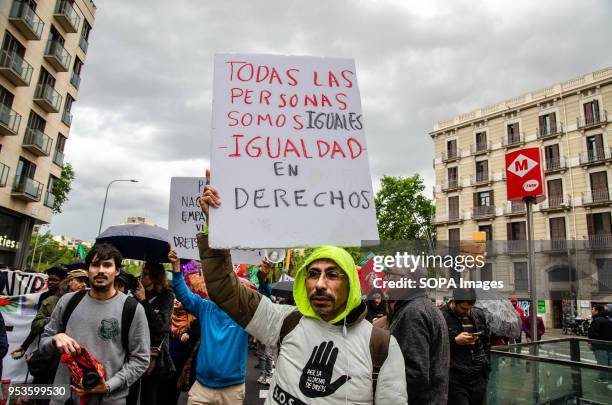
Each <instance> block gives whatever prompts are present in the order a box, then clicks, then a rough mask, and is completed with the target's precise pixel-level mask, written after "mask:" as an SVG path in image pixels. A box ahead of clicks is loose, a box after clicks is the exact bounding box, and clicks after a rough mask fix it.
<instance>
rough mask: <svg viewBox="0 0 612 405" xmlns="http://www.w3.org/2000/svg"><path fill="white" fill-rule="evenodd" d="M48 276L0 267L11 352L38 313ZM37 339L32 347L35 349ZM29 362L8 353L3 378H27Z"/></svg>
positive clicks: (0, 302) (0, 304)
mask: <svg viewBox="0 0 612 405" xmlns="http://www.w3.org/2000/svg"><path fill="white" fill-rule="evenodd" d="M46 280H47V276H46V275H45V274H40V273H23V272H19V271H9V270H1V271H0V312H1V313H2V316H3V317H4V324H5V326H6V336H7V339H8V343H9V353H10V352H12V351H13V350H15V349H16V348H17V347H19V346H20V345H21V344H22V343H23V341H24V340H25V338H26V337H27V336H28V334H29V333H30V325H31V323H32V320H33V319H34V316H36V312H37V308H36V304H37V303H38V299H39V297H40V294H41V293H42V292H44V291H46V290H47V283H46ZM37 342H38V340H36V341H35V342H34V343H32V345H31V346H30V347H29V352H31V351H32V350H34V349H36V346H37V344H36V343H37ZM26 372H27V366H26V362H25V358H22V359H20V360H14V359H13V358H12V357H11V356H8V355H7V356H5V357H4V359H3V361H2V378H3V379H4V380H11V381H14V382H24V379H25V377H26Z"/></svg>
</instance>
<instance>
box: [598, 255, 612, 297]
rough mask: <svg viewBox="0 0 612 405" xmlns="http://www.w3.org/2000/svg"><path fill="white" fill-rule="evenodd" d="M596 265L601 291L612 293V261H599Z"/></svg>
mask: <svg viewBox="0 0 612 405" xmlns="http://www.w3.org/2000/svg"><path fill="white" fill-rule="evenodd" d="M596 263H597V284H598V285H599V291H612V271H611V270H610V269H612V259H597V260H596Z"/></svg>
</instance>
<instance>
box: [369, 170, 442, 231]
mask: <svg viewBox="0 0 612 405" xmlns="http://www.w3.org/2000/svg"><path fill="white" fill-rule="evenodd" d="M381 186H382V188H381V189H380V191H379V192H378V193H376V198H375V199H374V203H375V204H376V220H377V222H378V233H379V235H380V239H381V240H427V238H428V235H431V238H432V239H435V227H434V226H433V217H434V213H435V206H434V205H433V203H432V201H431V200H430V199H429V198H427V197H426V196H425V195H423V192H424V191H425V185H424V184H423V179H422V178H421V176H419V175H418V174H415V175H414V176H412V177H407V178H403V177H393V176H384V177H383V178H382V179H381Z"/></svg>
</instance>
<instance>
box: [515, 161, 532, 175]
mask: <svg viewBox="0 0 612 405" xmlns="http://www.w3.org/2000/svg"><path fill="white" fill-rule="evenodd" d="M527 163H528V161H527V159H523V160H516V161H514V170H516V171H517V172H518V171H521V170H527V169H528V167H529V166H528V164H527Z"/></svg>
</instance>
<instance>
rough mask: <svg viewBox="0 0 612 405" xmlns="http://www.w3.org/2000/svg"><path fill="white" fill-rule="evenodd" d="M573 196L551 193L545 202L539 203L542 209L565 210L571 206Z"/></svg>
mask: <svg viewBox="0 0 612 405" xmlns="http://www.w3.org/2000/svg"><path fill="white" fill-rule="evenodd" d="M570 201H571V198H570V196H569V195H566V196H563V195H551V196H548V199H547V200H546V201H544V202H541V203H540V204H538V207H539V208H540V211H544V212H551V211H563V210H567V209H569V208H570V206H571V203H570Z"/></svg>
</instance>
